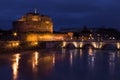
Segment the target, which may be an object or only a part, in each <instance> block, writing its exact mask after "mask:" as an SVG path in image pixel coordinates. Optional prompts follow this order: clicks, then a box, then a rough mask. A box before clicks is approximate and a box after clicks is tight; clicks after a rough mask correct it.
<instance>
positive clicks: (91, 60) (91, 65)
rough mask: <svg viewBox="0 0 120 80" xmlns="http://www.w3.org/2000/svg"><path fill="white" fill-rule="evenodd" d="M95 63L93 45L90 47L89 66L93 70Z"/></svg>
mask: <svg viewBox="0 0 120 80" xmlns="http://www.w3.org/2000/svg"><path fill="white" fill-rule="evenodd" d="M94 65H95V53H94V50H93V48H92V47H89V48H88V66H89V68H90V69H91V70H93V68H94Z"/></svg>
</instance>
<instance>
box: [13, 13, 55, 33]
mask: <svg viewBox="0 0 120 80" xmlns="http://www.w3.org/2000/svg"><path fill="white" fill-rule="evenodd" d="M13 29H14V31H17V32H24V33H27V32H39V33H42V32H48V33H52V32H53V23H52V20H51V18H50V17H48V16H45V15H39V14H38V13H27V14H26V15H24V16H22V18H20V19H18V20H17V21H14V22H13Z"/></svg>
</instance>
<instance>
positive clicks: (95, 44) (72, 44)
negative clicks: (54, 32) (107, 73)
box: [0, 40, 120, 49]
mask: <svg viewBox="0 0 120 80" xmlns="http://www.w3.org/2000/svg"><path fill="white" fill-rule="evenodd" d="M0 45H1V47H5V48H17V47H23V48H27V47H37V46H39V47H43V48H80V49H83V48H86V47H88V46H89V47H92V48H94V49H104V48H106V47H113V48H116V49H120V41H119V40H102V41H93V40H88V41H80V40H65V41H34V42H33V41H31V42H27V41H0Z"/></svg>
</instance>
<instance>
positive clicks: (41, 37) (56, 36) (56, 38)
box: [25, 33, 68, 41]
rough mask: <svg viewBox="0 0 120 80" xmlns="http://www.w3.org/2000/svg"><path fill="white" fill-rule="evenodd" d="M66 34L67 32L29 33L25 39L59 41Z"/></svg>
mask: <svg viewBox="0 0 120 80" xmlns="http://www.w3.org/2000/svg"><path fill="white" fill-rule="evenodd" d="M66 36H68V35H67V34H48V33H46V34H35V33H30V34H27V35H26V37H25V40H26V41H61V40H64V39H65V38H66Z"/></svg>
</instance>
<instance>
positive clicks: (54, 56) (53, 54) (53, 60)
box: [53, 54, 55, 65]
mask: <svg viewBox="0 0 120 80" xmlns="http://www.w3.org/2000/svg"><path fill="white" fill-rule="evenodd" d="M54 64H55V54H53V65H54Z"/></svg>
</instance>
